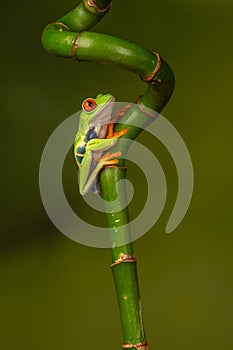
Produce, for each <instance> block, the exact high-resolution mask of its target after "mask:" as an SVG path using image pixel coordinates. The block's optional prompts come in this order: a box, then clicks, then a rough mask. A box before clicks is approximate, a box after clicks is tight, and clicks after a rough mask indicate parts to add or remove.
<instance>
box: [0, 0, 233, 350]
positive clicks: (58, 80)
mask: <svg viewBox="0 0 233 350" xmlns="http://www.w3.org/2000/svg"><path fill="white" fill-rule="evenodd" d="M76 4H77V3H76V1H74V0H66V1H63V0H57V1H55V0H50V1H45V0H41V1H40V2H26V1H20V2H19V1H11V2H10V1H8V2H4V3H3V4H2V19H1V33H2V38H1V46H2V53H1V68H2V72H1V83H2V88H1V96H2V102H1V126H2V128H1V130H2V131H1V143H2V146H1V149H2V161H1V164H2V167H1V169H2V170H1V176H2V180H1V187H2V188H1V196H2V210H1V213H2V219H1V221H2V230H1V236H0V252H1V253H0V254H1V257H0V259H1V261H0V269H1V274H0V276H1V288H0V303H1V304H0V320H1V321H0V322H1V323H0V349H4V350H14V349H24V350H26V349H30V350H32V349H33V350H37V349H38V350H39V349H40V350H41V349H43V350H47V349H57V350H60V349H66V350H73V349H80V348H85V349H92V348H95V349H96V350H98V349H109V348H111V349H120V346H121V343H122V334H121V326H120V319H119V314H118V306H117V302H116V297H115V291H114V286H113V281H112V276H111V271H110V268H109V264H110V251H109V250H104V249H95V248H90V247H86V246H82V245H80V244H78V243H75V242H73V241H71V240H69V239H68V238H66V237H65V236H63V235H62V234H61V233H60V232H58V231H57V230H56V229H55V227H54V226H53V224H52V223H51V222H50V221H49V219H48V217H47V214H46V213H45V211H44V209H43V205H42V203H41V199H40V194H39V186H38V168H39V162H40V157H41V154H42V151H43V148H44V146H45V143H46V141H47V139H48V138H49V136H50V134H51V133H52V132H53V130H54V129H55V128H56V127H57V126H58V125H59V124H60V123H61V122H62V121H63V120H64V119H65V118H67V117H68V116H69V115H71V114H73V113H74V112H76V111H77V110H79V109H80V105H81V102H82V100H83V99H84V98H86V97H88V96H95V95H96V94H97V93H99V92H112V93H113V94H115V95H116V96H117V100H118V101H134V100H135V98H136V97H137V96H138V94H140V93H142V91H144V89H145V84H144V83H143V82H141V81H140V79H138V78H137V77H136V76H135V75H133V74H131V73H129V72H126V71H121V70H119V69H117V68H116V67H108V66H104V65H103V66H102V65H97V64H93V63H89V64H87V63H80V64H77V63H76V64H75V63H74V62H72V60H65V59H61V58H56V57H53V56H49V55H48V54H46V53H45V52H44V51H43V49H42V47H41V44H40V35H41V31H42V29H43V28H44V26H45V25H46V24H48V23H50V22H51V21H53V20H56V19H57V18H59V17H61V16H62V15H63V14H65V13H66V12H68V11H69V10H70V9H71V8H72V7H74V6H75V5H76ZM232 11H233V3H232V2H231V1H229V0H222V1H220V0H215V1H210V0H206V1H201V0H196V1H194V0H189V1H188V2H187V1H182V0H177V1H175V2H174V1H171V0H165V1H163V2H153V1H150V2H146V3H144V4H142V3H140V2H138V3H137V4H136V3H135V1H118V2H117V1H114V3H113V8H112V10H111V11H110V13H109V14H108V15H107V16H106V17H105V18H104V19H103V20H102V22H100V23H99V24H98V25H97V26H96V27H95V29H94V30H95V31H100V32H104V33H108V34H112V35H116V36H119V37H123V38H125V39H128V40H130V41H134V42H136V43H138V44H141V45H143V46H145V47H146V48H148V49H150V50H156V51H158V52H159V53H160V54H161V55H162V57H164V58H165V59H166V60H167V61H168V62H169V64H170V65H171V67H172V68H173V70H174V72H175V75H176V89H175V92H174V95H173V97H172V100H171V101H170V102H169V104H168V106H167V107H166V108H165V109H164V111H163V115H164V116H165V117H166V118H167V119H169V120H170V121H171V122H172V123H173V125H174V126H175V127H176V128H177V130H178V131H179V133H180V134H181V135H182V137H183V139H184V141H185V142H186V145H187V147H188V149H189V151H190V154H191V157H192V161H193V166H194V172H195V189H194V194H193V200H192V203H191V206H190V208H189V211H188V213H187V215H186V217H185V218H184V220H183V222H182V223H181V225H180V226H179V227H178V228H177V229H176V230H175V232H174V233H172V234H171V235H166V234H165V232H164V231H165V226H166V223H167V221H168V218H169V215H170V213H171V210H172V208H173V205H174V201H175V197H176V193H177V176H176V171H175V165H174V164H173V161H172V159H171V156H170V155H169V154H168V152H167V151H166V149H165V148H164V146H162V145H161V144H160V143H159V142H158V141H156V140H152V139H150V137H148V136H146V135H141V136H140V141H141V142H143V143H144V144H145V145H147V147H149V148H150V149H151V150H152V151H153V152H154V154H155V155H156V156H157V158H158V159H159V160H160V162H161V164H162V166H163V169H164V171H165V173H166V176H167V182H168V198H167V203H166V208H165V210H164V212H163V214H162V216H161V217H160V219H159V221H158V222H157V223H156V225H155V226H154V227H153V229H151V230H150V232H148V233H147V235H145V236H143V237H142V238H141V239H139V240H138V241H137V242H135V245H134V246H135V253H136V255H137V258H138V269H139V280H140V287H141V295H142V303H143V313H144V323H145V328H146V332H147V337H148V341H149V345H150V349H157V350H168V349H169V350H170V349H173V350H178V349H179V350H184V349H189V350H194V349H195V350H196V349H199V350H204V349H205V350H210V349H211V350H220V349H221V350H232V349H233V332H232V324H233V322H232V321H233V279H232V267H233V259H232V243H233V238H232V169H233V167H232V157H231V151H230V149H232V144H231V140H232V126H233V123H232V103H231V101H232V78H233V77H232V61H233V60H232V59H233V55H232V53H233V50H232V29H233V28H232ZM69 159H70V162H69ZM132 169H133V168H131V170H129V177H132V181H133V182H134V183H136V182H137V180H139V182H138V185H137V184H136V185H135V187H136V190H137V191H139V192H138V193H139V194H140V195H138V196H137V198H136V199H135V202H134V204H133V205H132V206H131V208H130V211H131V215H132V217H133V216H135V215H137V211H138V208H140V206H141V207H142V206H143V203H142V200H143V198H144V197H143V196H144V194H143V193H144V192H143V191H144V190H145V188H146V187H145V185H141V182H142V181H141V179H143V176H142V174H141V173H140V172H139V171H138V170H137V169H134V170H135V171H132ZM75 176H76V169H75V165H74V163H73V160H72V157H71V155H68V158H67V161H66V165H65V169H64V187H65V190H66V193H67V197H69V200H70V201H71V202H72V203H74V205H75V206H76V207H77V210H78V209H80V202H79V200H80V199H79V198H78V197H77V195H76V190H77V189H76V188H75V186H76V178H75ZM138 198H139V199H138ZM140 198H142V199H140ZM75 203H76V204H75ZM83 215H84V216H85V213H83ZM88 215H89V214H88ZM99 220H100V221H101V220H102V218H100V219H99Z"/></svg>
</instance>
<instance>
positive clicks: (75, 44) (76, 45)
mask: <svg viewBox="0 0 233 350" xmlns="http://www.w3.org/2000/svg"><path fill="white" fill-rule="evenodd" d="M81 34H82V33H79V35H78V36H77V38H76V39H75V41H74V44H73V47H72V53H71V55H72V58H73V60H74V61H75V62H78V59H77V58H76V57H75V51H76V50H77V48H78V42H79V39H80V37H81Z"/></svg>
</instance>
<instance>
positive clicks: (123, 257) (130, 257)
mask: <svg viewBox="0 0 233 350" xmlns="http://www.w3.org/2000/svg"><path fill="white" fill-rule="evenodd" d="M136 261H137V260H136V257H135V256H134V255H130V254H124V253H121V255H120V258H119V259H117V260H115V262H114V263H113V264H111V267H114V266H115V265H119V264H121V263H125V262H129V263H134V262H136Z"/></svg>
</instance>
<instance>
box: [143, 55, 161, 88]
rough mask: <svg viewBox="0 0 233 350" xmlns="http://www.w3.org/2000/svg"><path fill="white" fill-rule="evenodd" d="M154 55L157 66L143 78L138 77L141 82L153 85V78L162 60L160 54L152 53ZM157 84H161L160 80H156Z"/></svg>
mask: <svg viewBox="0 0 233 350" xmlns="http://www.w3.org/2000/svg"><path fill="white" fill-rule="evenodd" d="M154 54H155V55H156V56H157V64H156V66H155V69H154V70H153V72H152V73H151V74H149V75H147V76H145V77H140V78H141V80H143V81H145V82H146V83H153V82H154V81H155V80H154V78H155V76H156V74H157V73H158V72H159V70H160V68H161V65H162V59H161V56H160V54H158V53H157V52H154ZM157 82H158V83H162V81H161V79H158V80H157Z"/></svg>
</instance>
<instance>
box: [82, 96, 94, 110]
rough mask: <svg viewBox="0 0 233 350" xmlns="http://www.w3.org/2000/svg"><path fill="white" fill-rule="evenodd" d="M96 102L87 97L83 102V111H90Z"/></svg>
mask: <svg viewBox="0 0 233 350" xmlns="http://www.w3.org/2000/svg"><path fill="white" fill-rule="evenodd" d="M96 106H97V104H96V102H95V100H93V99H92V98H88V99H86V100H85V101H84V102H83V109H84V111H85V112H87V113H90V112H92V111H94V109H96Z"/></svg>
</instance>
